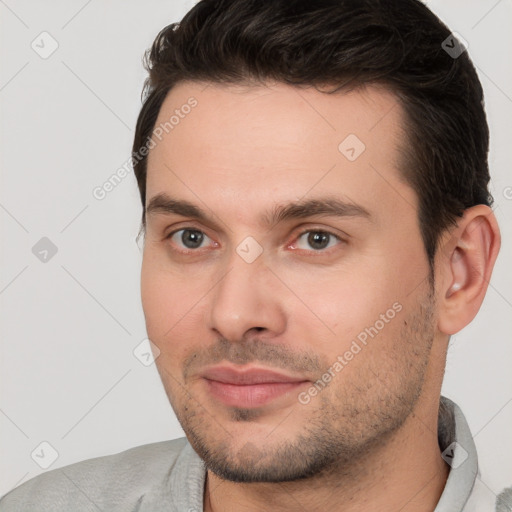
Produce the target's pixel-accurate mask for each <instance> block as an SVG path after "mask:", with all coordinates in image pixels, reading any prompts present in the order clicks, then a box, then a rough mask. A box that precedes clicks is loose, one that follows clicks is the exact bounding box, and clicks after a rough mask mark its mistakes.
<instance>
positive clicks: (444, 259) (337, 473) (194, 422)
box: [141, 82, 500, 512]
mask: <svg viewBox="0 0 512 512" xmlns="http://www.w3.org/2000/svg"><path fill="white" fill-rule="evenodd" d="M190 96H194V98H196V99H197V102H198V104H197V106H196V107H195V108H194V109H193V110H192V111H191V112H190V114H188V115H187V116H185V117H184V118H183V119H180V122H179V124H177V125H176V126H174V128H173V129H172V130H171V131H169V133H167V134H165V135H164V136H163V137H162V140H156V139H155V142H156V144H155V146H154V147H153V148H152V149H151V151H150V154H149V157H148V174H147V193H146V204H147V205H148V204H149V203H150V201H151V199H152V198H154V197H155V196H156V195H157V194H162V193H166V194H168V195H169V196H172V197H173V198H175V199H179V200H187V201H189V202H190V203H193V204H194V205H196V206H197V207H198V208H201V209H202V210H204V211H205V213H206V214H207V216H208V219H207V220H198V219H197V218H195V217H194V216H191V215H178V214H176V213H172V212H163V211H153V212H151V213H148V215H147V219H146V222H147V226H146V235H145V245H144V255H143V265H142V277H141V286H142V303H143V308H144V314H145V318H146V326H147V331H148V336H149V338H150V339H151V340H152V341H153V343H154V344H155V345H156V346H157V347H158V349H159V350H160V355H159V357H158V358H157V359H156V364H157V368H158V371H159V373H160V376H161V378H162V382H163V384H164V387H165V390H166V392H167V395H168V397H169V400H170V402H171V404H172V407H173V409H174V411H175V413H176V415H177V417H178V419H179V421H180V423H181V424H182V426H183V429H184V431H185V433H186V434H187V437H188V438H189V440H190V442H191V444H192V446H193V447H194V448H195V450H196V451H197V452H198V453H199V455H200V456H201V457H202V458H203V459H204V460H205V461H206V464H207V468H208V472H207V480H206V485H205V494H204V510H206V511H230V510H246V511H252V510H254V511H256V510H264V509H266V507H268V503H272V510H274V511H288V510H308V511H313V510H329V509H330V510H343V511H353V510H354V511H355V510H363V509H364V510H366V511H373V510H375V511H377V510H379V511H381V510H402V511H413V510H414V511H416V512H422V511H431V510H433V509H434V508H435V505H436V503H437V502H438V500H439V497H440V495H441V493H442V490H443V488H444V485H445V482H446V478H447V475H448V472H449V467H448V466H447V465H446V464H445V462H444V461H443V459H442V458H441V454H440V450H439V446H438V441H437V416H438V405H439V396H440V392H441V383H442V378H443V372H444V365H445V356H446V350H447V345H448V341H449V336H450V335H451V334H454V333H455V332H457V331H459V330H460V329H462V328H463V327H464V326H465V325H467V323H469V322H470V321H471V320H472V318H473V317H474V316H475V314H476V312H477V311H478V309H479V307H480V304H481V302H482V300H483V297H484V295H485V291H486V288H487V282H488V280H489V278H490V274H491V271H492V266H493V264H494V260H495V259H496V255H497V252H498V249H499V243H500V237H499V230H498V227H497V224H496V219H495V218H494V215H493V214H492V211H491V210H490V209H489V208H487V207H485V206H482V205H479V206H476V207H473V208H470V209H469V210H467V211H466V213H465V215H464V217H463V218H461V219H460V220H459V222H458V223H457V225H455V226H454V227H453V228H452V229H450V230H449V231H447V232H446V233H444V234H443V236H442V238H441V240H440V247H439V250H438V253H437V257H436V261H435V283H434V284H433V285H432V283H431V281H430V280H429V264H428V261H427V257H426V253H425V249H424V245H423V242H422V239H421V235H420V230H419V226H418V221H417V204H418V200H417V195H416V193H415V192H414V190H413V189H412V188H411V187H410V186H408V185H407V184H406V183H404V182H403V180H402V179H401V178H400V174H399V172H398V166H399V151H398V147H399V145H400V144H404V143H405V142H404V141H405V137H404V133H403V132H402V128H401V127H402V120H403V112H402V110H401V108H400V106H399V105H398V104H397V101H396V99H395V97H394V96H393V94H392V93H390V92H388V91H386V90H385V89H383V88H380V87H377V86H371V87H367V88H365V89H359V90H357V91H353V92H340V93H337V94H335V95H327V94H324V93H321V92H318V91H317V90H315V89H314V88H308V89H297V88H293V87H291V86H287V85H284V84H279V83H272V84H271V83H267V84H266V85H264V86H263V85H259V86H250V87H249V86H247V87H241V86H226V85H222V86H221V85H213V84H208V85H207V84H204V83H190V82H189V83H186V82H184V83H180V84H178V85H177V86H176V87H175V88H173V89H172V90H171V92H170V93H169V95H168V97H167V98H166V100H165V102H164V104H163V106H162V108H161V111H160V113H159V117H158V120H157V122H156V125H159V123H161V122H165V121H166V120H168V119H169V118H170V117H171V116H172V115H173V113H174V111H175V109H177V108H178V109H179V108H180V106H181V105H184V104H185V103H186V102H187V100H188V98H189V97H190ZM349 134H355V135H356V136H357V137H358V138H359V139H360V140H361V141H363V143H364V144H365V146H366V149H365V150H364V152H362V153H361V154H360V155H359V156H358V158H357V159H355V160H354V161H349V160H348V159H347V158H346V157H345V156H344V155H343V154H342V153H341V152H340V151H339V149H338V146H339V144H340V143H341V142H342V141H343V140H344V139H345V138H346V137H347V135H349ZM326 197H329V198H333V197H335V198H337V199H342V200H343V201H345V202H348V203H350V204H352V205H354V204H355V205H358V206H359V207H361V208H362V209H364V210H365V211H366V212H367V213H368V214H369V215H368V216H364V215H345V216H333V215H319V214H317V215H310V216H308V217H306V218H288V219H284V220H281V221H280V222H277V223H274V224H270V225H269V224H267V223H264V222H263V218H264V215H265V214H267V213H268V212H271V211H272V209H273V208H275V207H276V206H277V205H286V204H288V203H290V202H294V201H298V200H302V201H305V200H310V199H324V198H326ZM185 228H188V229H189V230H196V231H200V232H201V233H204V237H203V241H202V242H201V244H202V245H200V247H199V248H190V247H187V246H186V245H184V242H185V243H188V241H189V238H185V240H184V239H183V238H182V235H183V234H186V235H190V234H191V232H190V231H188V232H186V233H184V232H183V231H179V230H180V229H185ZM308 230H309V231H308ZM305 231H308V233H306V234H305V235H302V233H303V232H305ZM311 232H313V233H316V235H317V236H320V238H321V239H322V240H323V241H324V242H325V241H326V240H327V241H328V243H327V247H326V248H322V247H319V246H318V245H315V243H313V246H312V245H311V243H308V235H310V234H311ZM318 232H328V233H332V234H333V235H334V236H331V237H329V236H327V237H326V238H322V235H321V233H318ZM172 233H175V234H174V235H171V237H170V238H166V236H167V235H169V234H172ZM248 236H251V237H253V238H254V239H255V240H256V241H257V242H258V244H259V245H260V247H261V248H262V253H261V254H260V255H259V256H258V257H257V258H256V259H255V260H254V261H253V262H252V263H248V262H247V261H245V260H244V259H243V258H242V257H241V256H240V254H239V253H237V251H236V249H237V247H238V246H239V244H240V243H241V242H242V241H243V240H244V239H246V237H248ZM336 237H339V239H338V238H336ZM192 238H193V237H192ZM309 241H310V242H311V238H309ZM313 242H314V240H313ZM242 247H244V246H242ZM251 250H252V249H251ZM455 283H456V285H455V287H454V284H455ZM393 304H395V305H396V304H399V306H400V311H399V312H396V314H395V315H394V316H393V318H392V319H389V318H388V317H386V319H388V321H387V322H385V323H384V326H383V328H382V329H379V330H378V334H377V335H376V336H375V337H374V338H370V339H369V340H368V343H367V344H366V345H361V344H360V345H361V350H360V351H359V352H358V353H357V354H356V355H354V357H353V358H351V360H350V361H347V364H345V365H344V366H343V369H342V370H341V371H334V370H333V369H332V368H333V364H334V363H335V362H336V361H337V360H338V359H337V358H338V356H340V355H343V354H345V353H346V352H347V351H348V350H349V349H350V347H351V343H352V342H353V340H355V339H356V338H357V336H358V334H360V333H361V332H362V331H364V330H365V328H368V327H369V326H374V325H376V321H377V320H379V319H381V318H382V317H381V315H382V314H384V315H386V311H388V310H389V309H390V308H392V306H393ZM218 362H229V363H231V364H233V365H237V367H240V368H249V367H251V366H257V367H259V368H261V367H265V368H272V369H277V370H279V371H280V372H282V373H285V374H287V375H289V376H293V377H301V378H303V380H304V381H305V382H304V383H303V384H301V385H300V386H299V388H298V389H294V390H293V392H288V393H285V394H284V395H282V396H280V397H278V398H276V399H274V400H272V401H270V402H269V403H266V404H264V405H262V406H258V407H247V408H236V407H231V406H227V405H225V404H223V403H221V402H220V401H219V400H217V399H215V397H213V396H212V395H211V393H210V391H209V388H208V386H207V385H206V382H205V380H204V379H203V378H202V377H201V372H202V371H203V370H204V368H205V367H206V366H207V365H210V364H214V363H218ZM329 368H331V373H330V375H331V379H330V381H329V382H328V385H326V386H325V387H324V388H323V389H322V390H321V391H320V392H318V393H317V394H316V395H315V396H310V401H309V402H308V403H306V404H304V403H301V402H300V401H299V398H298V395H299V393H300V392H303V393H304V392H306V393H307V392H308V390H310V388H311V386H312V384H313V383H314V382H315V381H317V380H318V379H319V378H321V377H322V375H325V373H326V372H328V371H329ZM302 396H304V395H302Z"/></svg>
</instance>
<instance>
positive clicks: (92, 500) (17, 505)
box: [0, 397, 512, 512]
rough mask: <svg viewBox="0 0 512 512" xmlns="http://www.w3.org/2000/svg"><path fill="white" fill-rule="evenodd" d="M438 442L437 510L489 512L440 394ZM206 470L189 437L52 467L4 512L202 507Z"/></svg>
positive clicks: (465, 443) (461, 425)
mask: <svg viewBox="0 0 512 512" xmlns="http://www.w3.org/2000/svg"><path fill="white" fill-rule="evenodd" d="M441 400H442V405H444V411H445V414H444V415H440V428H439V436H438V437H439V444H440V448H441V450H442V454H443V458H444V459H445V460H446V461H447V462H448V463H449V464H450V466H451V469H450V473H449V476H448V480H447V482H446V486H445V489H444V491H443V493H442V495H441V498H440V500H439V502H438V504H437V506H436V508H435V510H434V511H433V512H491V511H495V510H497V511H499V512H502V511H505V510H512V509H507V508H500V509H498V508H495V507H496V496H495V495H494V494H493V493H492V492H491V491H490V490H489V488H488V487H487V486H486V485H485V484H484V483H483V482H482V481H481V480H480V474H479V471H478V461H477V453H476V448H475V444H474V442H473V437H472V435H471V432H470V430H469V426H468V424H467V421H466V419H465V417H464V415H463V414H462V411H461V410H460V408H459V407H458V406H457V405H456V404H455V403H453V402H452V401H451V400H449V399H447V398H445V397H442V398H441ZM205 477H206V468H205V465H204V463H203V461H202V460H201V459H200V458H199V456H198V455H197V453H196V452H195V451H194V450H193V448H192V447H191V445H190V444H189V443H188V441H187V439H186V438H180V439H175V440H172V441H164V442H160V443H153V444H148V445H144V446H139V447H137V448H132V449H130V450H127V451H125V452H122V453H118V454H116V455H109V456H106V457H99V458H96V459H90V460H86V461H83V462H79V463H76V464H72V465H70V466H65V467H63V468H60V469H55V470H53V471H48V472H47V473H43V474H42V475H39V476H38V477H35V478H33V479H32V480H29V481H28V482H26V483H24V484H23V485H21V486H19V487H17V488H16V489H14V490H13V491H11V492H9V493H8V494H6V495H5V496H4V497H3V498H2V500H0V512H36V511H37V512H42V511H45V512H70V511H73V512H89V511H91V512H98V511H103V512H121V511H122V512H201V511H202V510H203V492H204V484H205Z"/></svg>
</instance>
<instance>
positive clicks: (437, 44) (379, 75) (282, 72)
mask: <svg viewBox="0 0 512 512" xmlns="http://www.w3.org/2000/svg"><path fill="white" fill-rule="evenodd" d="M450 37H451V35H450V30H449V29H448V28H447V27H446V26H445V25H444V24H443V23H442V22H441V21H440V20H439V19H438V18H437V17H436V16H435V15H434V14H433V13H432V12H431V11H430V10H429V9H428V8H427V7H426V6H425V5H423V4H422V3H421V2H419V1H417V0H393V1H389V0H264V1H263V0H201V1H200V2H199V3H197V4H196V5H195V6H194V7H193V8H192V9H191V10H190V11H189V12H188V13H187V14H186V15H185V17H184V18H183V20H182V21H181V22H180V23H172V24H170V25H168V26H167V27H165V28H164V29H163V30H162V31H161V32H160V33H159V34H158V36H157V38H156V39H155V41H154V43H153V45H152V48H151V49H150V50H148V51H147V52H146V55H145V66H146V69H147V70H148V72H149V77H148V78H147V80H146V82H145V84H144V89H143V97H144V101H143V105H142V109H141V111H140V114H139V117H138V120H137V126H136V131H135V138H134V143H133V155H132V156H133V167H134V171H135V175H136V178H137V182H138V186H139V191H140V196H141V199H142V205H143V208H145V193H146V171H147V157H146V156H141V155H140V148H142V147H143V146H145V145H147V143H148V140H149V138H150V137H151V135H152V131H153V129H154V126H155V122H156V119H157V116H158V113H159V110H160V107H161V105H162V103H163V101H164V99H165V97H166V96H167V93H168V92H169V91H170V90H171V89H172V88H173V87H174V86H175V85H176V84H177V83H178V82H181V81H185V80H192V81H199V82H206V83H208V82H209V83H219V84H249V85H258V84H260V85H261V84H263V83H265V82H268V81H277V82H281V83H286V84H290V85H293V86H297V87H302V86H314V87H316V88H317V89H318V87H319V86H325V85H329V86H330V87H331V86H332V88H331V90H329V91H326V90H322V92H326V93H333V92H336V91H339V90H346V89H354V88H357V87H360V86H364V85H371V84H381V85H384V86H385V87H387V88H388V89H389V90H390V91H391V92H393V93H394V94H395V95H396V97H397V98H398V99H399V101H400V104H401V105H402V108H403V111H404V113H405V126H404V133H406V137H407V140H405V141H404V144H403V145H402V147H401V152H402V156H403V158H402V159H401V160H402V161H401V163H400V172H401V174H402V177H403V179H404V180H405V182H406V183H408V184H409V185H410V186H411V187H412V188H413V189H414V190H415V191H416V193H417V195H418V198H419V211H418V220H419V226H420V230H421V234H422V237H423V241H424V245H425V250H426V253H427V257H428V260H429V262H430V264H431V265H432V262H433V259H434V255H435V252H436V248H437V242H438V239H439V235H440V234H441V233H442V232H443V231H444V230H445V229H446V228H448V227H449V226H450V225H451V224H453V223H454V222H456V220H457V217H460V216H461V215H462V214H463V212H464V210H465V209H466V208H469V207H471V206H474V205H476V204H486V205H491V204H492V201H493V199H492V196H491V195H490V193H489V191H488V190H487V185H488V182H489V169H488V164H487V153H488V148H489V129H488V126H487V121H486V116H485V111H484V105H483V91H482V86H481V84H480V82H479V80H478V76H477V74H476V71H475V69H474V67H473V65H472V63H471V60H470V58H469V56H468V54H467V52H466V51H462V50H463V49H464V48H463V47H462V46H461V43H458V41H457V40H452V39H448V38H450ZM450 48H452V49H455V53H453V51H452V52H450V51H449V50H450ZM457 50H460V51H462V53H460V51H457ZM459 53H460V55H458V54H459ZM318 90H320V89H318ZM142 227H145V212H144V210H143V212H142Z"/></svg>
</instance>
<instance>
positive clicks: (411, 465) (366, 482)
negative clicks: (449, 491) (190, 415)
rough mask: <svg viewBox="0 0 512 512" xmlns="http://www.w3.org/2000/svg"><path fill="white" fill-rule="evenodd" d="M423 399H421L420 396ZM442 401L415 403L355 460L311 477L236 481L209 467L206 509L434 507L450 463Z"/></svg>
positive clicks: (420, 510) (406, 510) (280, 511)
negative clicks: (442, 437) (440, 427)
mask: <svg viewBox="0 0 512 512" xmlns="http://www.w3.org/2000/svg"><path fill="white" fill-rule="evenodd" d="M420 401H421V399H420ZM438 405H439V401H438V399H437V402H433V403H430V404H419V403H418V404H417V406H419V407H416V411H418V410H423V411H426V412H424V413H422V414H421V415H419V414H418V413H417V412H413V413H412V414H411V415H410V416H409V418H408V419H407V420H406V422H405V423H404V424H403V425H402V427H401V428H400V429H399V430H397V431H396V432H395V433H394V434H393V435H392V436H391V437H390V438H389V439H388V440H387V441H386V442H382V441H380V442H379V445H378V446H376V447H375V448H374V449H373V450H372V451H371V452H370V453H368V454H366V455H365V457H362V458H361V459H360V460H357V461H353V462H351V464H350V467H347V465H346V464H345V465H343V467H341V466H338V467H335V468H331V469H330V470H329V471H326V472H325V473H323V474H318V475H316V476H315V477H313V478H309V479H304V480H298V481H295V482H283V483H249V484H247V483H235V482H230V481H226V480H222V479H221V478H219V477H218V476H217V475H215V474H214V473H212V472H211V471H208V472H207V479H206V485H205V495H204V510H205V512H219V511H223V512H230V511H235V510H240V509H241V508H243V510H245V511H247V512H252V511H259V510H266V509H268V504H269V503H272V510H273V511H275V512H287V511H296V510H298V509H299V510H308V511H316V510H318V511H324V510H333V511H340V512H341V511H342V512H353V511H360V510H365V511H366V512H373V511H375V512H377V511H381V510H400V511H401V512H413V511H414V512H432V511H433V510H434V509H435V507H436V505H437V503H438V501H439V498H440V496H441V494H442V492H443V489H444V486H445V484H446V479H447V478H448V473H449V467H448V465H447V464H446V463H445V462H444V461H443V459H442V458H441V452H440V449H439V444H438V439H437V415H438Z"/></svg>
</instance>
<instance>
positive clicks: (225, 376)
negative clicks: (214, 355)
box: [201, 366, 307, 386]
mask: <svg viewBox="0 0 512 512" xmlns="http://www.w3.org/2000/svg"><path fill="white" fill-rule="evenodd" d="M201 376H202V377H203V378H204V379H208V380H214V381H217V382H222V383H225V384H235V385H239V386H243V385H246V386H248V385H251V384H270V383H272V382H279V383H283V382H284V383H292V382H304V381H306V380H307V379H305V378H304V377H291V376H289V375H285V374H283V373H279V372H276V371H275V370H269V369H266V368H255V367H252V368H247V369H244V370H241V369H238V370H237V369H235V368H232V367H229V366H212V367H210V368H207V369H206V370H205V371H204V372H202V374H201Z"/></svg>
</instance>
